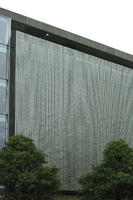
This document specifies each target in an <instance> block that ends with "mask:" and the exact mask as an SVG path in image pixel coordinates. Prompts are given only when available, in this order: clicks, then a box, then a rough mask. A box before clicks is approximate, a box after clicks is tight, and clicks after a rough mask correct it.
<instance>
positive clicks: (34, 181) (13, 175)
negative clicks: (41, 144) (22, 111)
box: [0, 135, 60, 200]
mask: <svg viewBox="0 0 133 200" xmlns="http://www.w3.org/2000/svg"><path fill="white" fill-rule="evenodd" d="M57 172H58V169H57V168H56V167H52V168H50V167H48V166H46V161H45V155H44V153H43V152H42V151H41V150H38V149H37V148H36V147H35V145H34V143H33V140H32V139H30V138H28V137H25V136H23V135H17V136H13V137H11V139H10V140H9V141H8V142H7V143H6V144H5V146H4V147H3V148H2V149H1V150H0V182H1V184H3V185H4V189H2V195H3V199H5V200H9V199H10V200H20V199H21V200H31V199H32V200H38V199H39V200H43V199H45V200H46V199H47V200H49V199H51V198H52V195H53V194H54V193H55V191H56V190H57V189H58V188H59V186H60V181H59V179H58V175H57Z"/></svg>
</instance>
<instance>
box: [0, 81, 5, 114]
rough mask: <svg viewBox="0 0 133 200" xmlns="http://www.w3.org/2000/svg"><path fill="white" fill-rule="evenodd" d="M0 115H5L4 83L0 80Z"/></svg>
mask: <svg viewBox="0 0 133 200" xmlns="http://www.w3.org/2000/svg"><path fill="white" fill-rule="evenodd" d="M0 113H3V114H4V113H6V81H5V80H0Z"/></svg>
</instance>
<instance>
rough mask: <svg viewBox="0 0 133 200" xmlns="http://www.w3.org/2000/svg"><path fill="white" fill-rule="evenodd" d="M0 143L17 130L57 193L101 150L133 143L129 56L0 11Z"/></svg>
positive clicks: (85, 169) (70, 186)
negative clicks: (42, 157) (51, 176)
mask: <svg viewBox="0 0 133 200" xmlns="http://www.w3.org/2000/svg"><path fill="white" fill-rule="evenodd" d="M0 15H1V16H0V145H1V146H3V144H4V140H8V137H10V136H12V135H14V134H19V133H22V134H24V135H25V136H29V137H31V138H33V139H34V141H35V144H36V146H37V147H38V148H40V149H41V150H43V151H44V152H45V154H46V159H47V161H48V165H50V166H53V165H56V166H57V167H59V168H60V177H61V181H62V189H63V190H76V189H77V188H78V187H79V186H78V182H77V179H78V178H79V176H80V175H82V174H85V173H87V172H88V171H89V170H90V169H91V167H92V165H96V164H98V163H99V162H100V160H101V159H102V152H103V149H104V147H105V145H106V144H107V143H108V142H109V141H111V140H114V139H119V138H123V139H125V140H126V141H127V142H128V143H129V144H130V145H132V146H133V134H132V132H133V87H132V85H133V71H132V67H133V56H132V55H129V54H126V53H123V52H121V51H118V50H115V49H112V48H110V47H107V46H104V45H102V44H99V43H96V42H93V41H91V40H88V39H85V38H82V37H80V36H77V35H74V34H71V33H68V32H66V31H63V30H60V29H57V28H55V27H52V26H49V25H46V24H44V23H41V22H38V21H35V20H32V19H30V18H27V17H24V16H21V15H18V14H16V13H12V12H10V11H7V10H4V9H2V8H0Z"/></svg>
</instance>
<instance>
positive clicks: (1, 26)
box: [0, 17, 9, 45]
mask: <svg viewBox="0 0 133 200" xmlns="http://www.w3.org/2000/svg"><path fill="white" fill-rule="evenodd" d="M8 40H9V24H8V22H7V21H6V20H5V19H4V18H3V17H0V43H1V44H6V45H7V44H8Z"/></svg>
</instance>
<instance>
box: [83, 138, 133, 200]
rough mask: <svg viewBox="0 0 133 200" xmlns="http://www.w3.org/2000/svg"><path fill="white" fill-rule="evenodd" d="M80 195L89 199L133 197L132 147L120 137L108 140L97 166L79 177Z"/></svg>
mask: <svg viewBox="0 0 133 200" xmlns="http://www.w3.org/2000/svg"><path fill="white" fill-rule="evenodd" d="M79 183H80V184H81V195H82V196H83V199H89V200H103V199H106V200H132V199H133V148H131V147H129V145H128V144H126V142H125V141H124V140H122V139H120V140H118V141H112V142H110V143H109V144H108V145H107V147H106V148H105V150H104V152H103V160H102V161H101V163H100V164H99V165H98V166H95V167H93V168H92V170H91V171H90V172H89V173H88V174H87V175H85V176H81V178H80V179H79Z"/></svg>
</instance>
